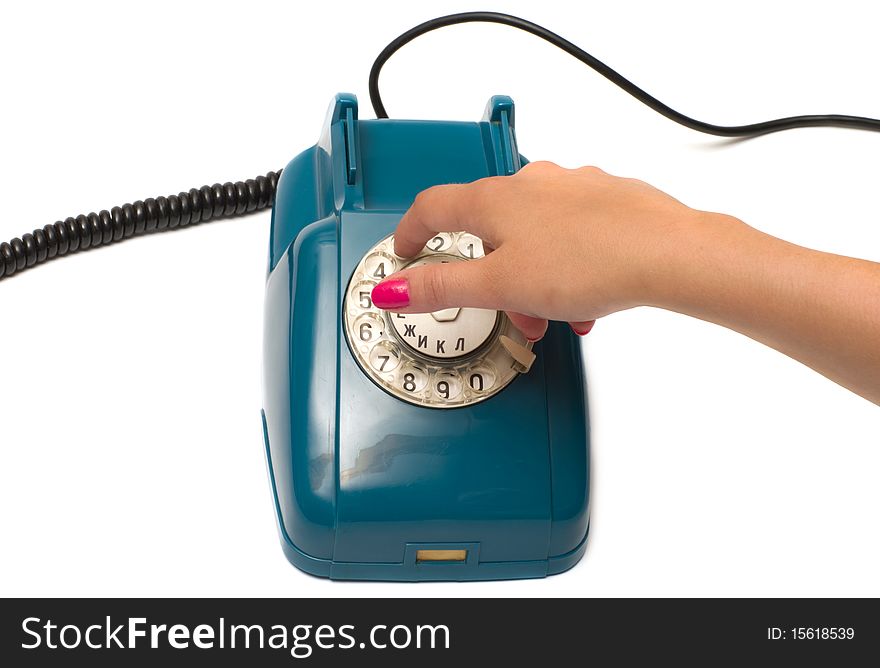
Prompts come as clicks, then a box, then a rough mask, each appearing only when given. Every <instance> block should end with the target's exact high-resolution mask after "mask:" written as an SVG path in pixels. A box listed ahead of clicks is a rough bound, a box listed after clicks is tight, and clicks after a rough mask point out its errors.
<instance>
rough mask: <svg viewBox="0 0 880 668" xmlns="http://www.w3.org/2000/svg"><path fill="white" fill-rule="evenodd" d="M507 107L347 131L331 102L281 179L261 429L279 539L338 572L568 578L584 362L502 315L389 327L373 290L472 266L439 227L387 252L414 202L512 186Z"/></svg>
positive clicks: (459, 238) (566, 344) (477, 251)
mask: <svg viewBox="0 0 880 668" xmlns="http://www.w3.org/2000/svg"><path fill="white" fill-rule="evenodd" d="M521 163H522V158H521V157H520V155H519V153H518V151H517V148H516V140H515V136H514V106H513V102H512V101H511V100H510V99H509V98H506V97H501V96H499V97H494V98H492V99H491V100H490V102H489V105H488V107H487V110H486V114H485V116H484V118H483V120H482V121H480V122H479V123H463V122H437V121H398V120H387V119H382V120H359V119H358V107H357V101H356V99H355V98H354V96H352V95H346V94H342V95H338V96H337V97H336V99H335V101H334V103H333V105H332V106H331V109H330V112H329V115H328V118H327V123H326V125H325V128H324V132H323V134H322V136H321V139H320V141H319V142H318V144H317V145H316V146H314V147H313V148H311V149H309V150H307V151H305V152H304V153H302V154H301V155H299V156H298V157H296V158H295V159H294V160H293V161H292V162H291V163H290V164H289V165H288V166H287V167H285V169H284V171H283V175H282V177H281V180H280V181H279V183H278V191H277V194H276V198H275V207H274V209H273V215H272V233H271V238H272V243H271V251H270V259H269V278H268V281H267V289H266V295H267V297H266V326H265V349H264V369H263V378H264V388H265V389H264V399H265V403H264V422H263V424H264V434H265V437H266V451H267V458H268V461H269V470H270V474H271V478H272V482H273V490H274V493H275V500H276V506H277V510H278V517H279V524H280V528H281V536H282V545H283V547H284V551H285V553H286V555H287V557H288V559H289V560H290V561H291V562H292V563H293V564H295V565H296V566H298V567H300V568H301V569H303V570H305V571H308V572H310V573H313V574H316V575H323V576H329V577H332V578H344V579H386V580H439V579H452V580H472V579H497V578H521V577H536V576H542V575H547V574H548V573H556V572H559V571H562V570H565V569H566V568H568V567H570V566H572V565H573V564H574V563H575V562H576V561H577V560H578V559H579V558H580V557H581V555H582V554H583V551H584V547H585V543H586V535H587V524H588V497H589V493H588V491H589V458H588V445H589V442H588V419H587V400H586V390H585V385H584V372H583V358H582V355H581V348H580V345H579V343H578V340H577V337H576V336H575V335H574V334H573V333H572V332H571V330H570V329H569V328H568V327H567V326H565V327H562V326H554V327H552V328H551V329H550V331H549V332H548V334H547V336H545V338H544V339H543V340H542V341H541V342H540V343H538V344H537V345H536V346H535V350H534V351H533V350H532V344H531V343H529V342H528V341H527V340H526V339H525V337H524V336H523V335H522V334H521V333H520V332H519V331H518V330H516V329H515V328H514V327H513V325H512V324H511V322H510V320H508V318H507V316H506V315H505V314H504V313H503V312H500V311H489V310H484V309H473V308H452V309H445V310H443V311H438V312H435V313H425V314H405V315H404V314H394V313H388V312H382V311H380V310H379V309H378V308H376V307H374V305H373V303H372V300H371V299H370V293H371V291H372V288H373V287H374V286H375V285H376V284H377V283H378V282H379V281H380V280H382V279H383V278H385V277H386V276H388V275H390V274H392V273H393V272H395V271H397V270H399V269H403V268H404V267H407V266H414V265H419V264H426V263H449V262H468V261H471V260H473V259H475V258H478V257H480V256H481V255H482V254H483V249H482V243H481V241H480V240H479V239H478V238H476V237H475V236H473V235H472V234H469V233H468V232H465V231H462V232H459V233H455V234H449V233H440V234H438V235H437V236H436V237H434V238H433V239H431V240H430V241H429V242H428V243H427V245H426V246H425V248H424V250H423V251H422V252H421V253H420V254H419V255H417V256H416V257H415V258H413V259H408V260H405V259H403V258H400V257H397V256H396V255H395V254H394V250H393V243H392V241H393V237H392V233H393V232H394V229H395V227H396V226H397V223H398V221H399V220H400V217H401V216H402V215H403V213H404V212H405V211H406V209H407V208H408V207H409V205H410V204H411V203H412V201H413V199H414V198H415V196H416V194H418V192H419V191H421V190H424V189H425V188H427V187H429V186H432V185H435V184H439V183H450V182H463V181H472V180H475V179H479V178H482V177H485V176H493V175H505V174H513V173H514V172H515V171H516V170H517V169H518V168H519V167H520V165H521Z"/></svg>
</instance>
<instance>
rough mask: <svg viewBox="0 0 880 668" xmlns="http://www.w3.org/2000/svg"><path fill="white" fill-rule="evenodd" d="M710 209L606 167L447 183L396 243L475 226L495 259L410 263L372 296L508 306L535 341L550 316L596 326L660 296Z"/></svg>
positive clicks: (401, 305)
mask: <svg viewBox="0 0 880 668" xmlns="http://www.w3.org/2000/svg"><path fill="white" fill-rule="evenodd" d="M704 215H707V214H702V213H701V212H698V211H695V210H693V209H690V208H688V207H686V206H685V205H683V204H682V203H681V202H679V201H677V200H675V199H673V198H672V197H670V196H669V195H666V194H664V193H662V192H660V191H659V190H657V189H656V188H653V187H651V186H649V185H648V184H646V183H643V182H641V181H636V180H634V179H624V178H619V177H616V176H611V175H609V174H606V173H605V172H603V171H602V170H600V169H598V168H596V167H583V168H581V169H573V170H571V169H563V168H562V167H559V166H557V165H554V164H553V163H549V162H534V163H531V164H529V165H526V166H525V167H524V168H523V169H522V170H521V171H519V172H518V173H517V174H515V175H514V176H509V177H493V178H487V179H481V180H479V181H476V182H473V183H468V184H463V185H445V186H437V187H434V188H430V189H428V190H426V191H424V192H422V193H420V194H419V196H418V197H417V198H416V200H415V203H414V204H413V206H412V208H410V210H409V211H408V212H407V213H406V215H404V217H403V219H402V220H401V221H400V225H399V226H398V228H397V232H396V233H395V237H394V247H395V252H396V253H397V254H398V255H400V256H402V257H411V256H413V255H416V254H417V253H419V252H420V251H421V250H422V248H423V247H424V245H425V243H426V242H427V241H428V240H429V239H431V237H433V236H434V235H435V234H436V233H437V232H442V231H446V232H455V231H460V230H467V231H468V232H471V233H473V234H475V235H477V236H478V237H480V238H481V239H482V240H483V242H484V246H485V249H486V251H487V255H486V257H484V258H482V259H479V260H476V261H471V262H460V263H455V264H449V265H429V266H426V267H419V268H414V269H408V270H404V271H401V272H399V273H397V274H394V275H393V276H391V277H389V278H388V279H386V280H385V281H383V282H382V283H380V284H379V286H377V287H376V289H375V290H374V291H373V302H374V303H375V304H376V305H377V306H379V307H380V308H390V309H393V310H395V311H401V312H428V311H436V310H439V309H443V308H448V307H453V306H472V307H481V308H492V309H503V310H505V311H507V312H508V314H509V315H510V317H511V319H512V320H513V322H514V324H515V325H516V326H517V327H518V328H519V329H520V330H521V331H522V332H523V334H525V335H526V336H527V337H528V338H529V339H531V340H537V339H539V338H541V336H543V334H544V331H545V330H546V329H547V320H548V319H550V320H563V321H568V322H570V323H571V326H572V328H573V329H574V330H575V331H576V332H577V333H578V334H586V333H587V332H588V331H589V330H590V328H591V327H592V324H593V323H592V321H594V320H595V319H596V318H599V317H601V316H604V315H608V314H609V313H613V312H615V311H620V310H623V309H627V308H631V307H633V306H639V305H643V304H651V303H654V302H655V301H657V299H658V296H659V292H660V291H661V289H662V285H661V281H662V274H663V268H664V267H665V266H666V265H667V264H668V263H669V262H670V261H671V258H672V256H673V255H674V254H677V253H680V252H681V250H682V249H681V241H682V239H683V238H686V237H687V235H688V233H689V232H688V228H689V227H690V226H693V225H696V224H697V220H698V219H699V218H700V216H704Z"/></svg>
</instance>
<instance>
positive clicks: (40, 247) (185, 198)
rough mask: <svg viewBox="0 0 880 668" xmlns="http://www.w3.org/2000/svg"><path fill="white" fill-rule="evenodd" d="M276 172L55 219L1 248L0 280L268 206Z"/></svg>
mask: <svg viewBox="0 0 880 668" xmlns="http://www.w3.org/2000/svg"><path fill="white" fill-rule="evenodd" d="M279 176H281V170H278V171H277V172H269V173H268V174H266V175H265V176H258V177H257V178H255V179H248V180H247V181H236V182H235V183H231V182H227V183H222V184H221V183H215V184H214V185H213V186H202V187H201V188H193V189H192V190H190V191H189V192H182V193H180V194H178V195H170V196H168V197H156V198H152V197H150V198H149V199H145V200H143V201H141V200H138V201H137V202H135V203H134V204H123V205H122V206H114V207H113V208H112V209H110V210H109V211H107V210H106V209H104V210H103V211H100V212H98V213H94V212H93V213H90V214H88V215H79V216H77V217H76V218H67V219H65V220H59V221H58V222H57V223H55V224H54V225H46V226H45V227H43V228H40V229H37V230H34V231H33V232H31V233H30V234H25V235H22V237H21V238H18V237H16V238H15V239H13V240H12V241H10V242H8V243H2V244H0V279H3V278H6V277H8V276H12V275H13V274H16V273H18V272H21V271H24V270H25V269H29V268H31V267H35V266H36V265H38V264H42V263H43V262H48V261H49V260H52V259H54V258H56V257H63V256H65V255H68V254H70V253H75V252H77V251H84V250H88V249H89V248H97V247H99V246H106V245H108V244H112V243H114V242H116V241H122V240H123V239H130V238H131V237H136V236H139V235H141V234H149V233H151V232H162V231H165V230H173V229H175V228H177V227H186V226H187V225H196V224H198V223H207V222H208V221H210V220H219V219H221V218H230V217H232V216H240V215H243V214H246V213H253V212H254V211H262V210H263V209H265V208H267V207H269V206H272V203H273V202H274V200H275V190H276V188H277V187H278V177H279Z"/></svg>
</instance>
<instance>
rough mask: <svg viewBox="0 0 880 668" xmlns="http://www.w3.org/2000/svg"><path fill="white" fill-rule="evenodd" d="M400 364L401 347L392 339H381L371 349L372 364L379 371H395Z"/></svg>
mask: <svg viewBox="0 0 880 668" xmlns="http://www.w3.org/2000/svg"><path fill="white" fill-rule="evenodd" d="M399 364H400V348H398V347H397V346H396V345H394V344H393V343H391V342H390V341H379V343H377V344H376V345H375V346H373V349H372V350H371V351H370V365H371V366H372V367H373V368H374V369H375V370H376V371H378V372H379V373H388V372H389V371H394V370H395V369H396V368H397V366H398V365H399Z"/></svg>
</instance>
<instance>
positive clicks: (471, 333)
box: [391, 253, 499, 359]
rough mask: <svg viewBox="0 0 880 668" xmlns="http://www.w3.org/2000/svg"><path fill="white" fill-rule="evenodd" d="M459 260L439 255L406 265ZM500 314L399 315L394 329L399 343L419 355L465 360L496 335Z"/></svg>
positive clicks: (469, 310) (481, 311) (454, 310)
mask: <svg viewBox="0 0 880 668" xmlns="http://www.w3.org/2000/svg"><path fill="white" fill-rule="evenodd" d="M463 261H464V260H463V259H462V258H460V257H454V256H452V255H445V254H439V253H438V254H436V255H428V256H426V257H423V258H422V259H421V260H416V261H415V262H411V263H410V264H408V265H407V267H419V266H423V265H426V264H448V263H449V262H463ZM498 316H499V314H498V311H489V310H487V309H482V308H448V309H444V310H442V311H436V312H434V313H396V314H392V315H391V325H392V326H393V327H394V330H395V331H396V332H397V336H398V338H399V339H400V341H401V342H402V343H403V344H404V345H405V346H408V347H409V348H411V349H412V350H413V351H415V352H416V353H417V354H420V355H425V356H427V357H435V358H439V359H452V358H454V357H464V356H466V355H470V354H471V353H472V352H474V351H475V350H477V349H478V348H479V347H480V346H482V345H483V344H484V343H486V341H488V340H489V337H491V336H492V333H493V332H494V331H495V325H496V324H497V323H498Z"/></svg>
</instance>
